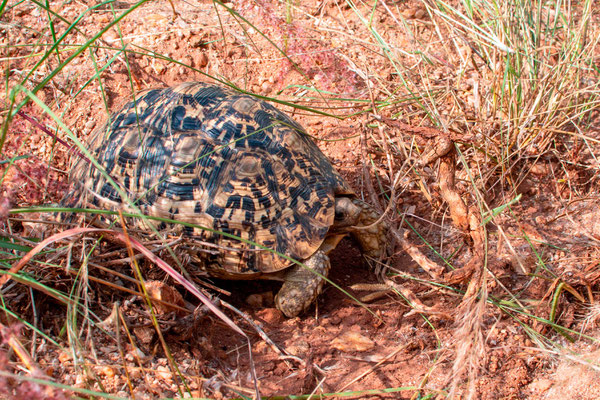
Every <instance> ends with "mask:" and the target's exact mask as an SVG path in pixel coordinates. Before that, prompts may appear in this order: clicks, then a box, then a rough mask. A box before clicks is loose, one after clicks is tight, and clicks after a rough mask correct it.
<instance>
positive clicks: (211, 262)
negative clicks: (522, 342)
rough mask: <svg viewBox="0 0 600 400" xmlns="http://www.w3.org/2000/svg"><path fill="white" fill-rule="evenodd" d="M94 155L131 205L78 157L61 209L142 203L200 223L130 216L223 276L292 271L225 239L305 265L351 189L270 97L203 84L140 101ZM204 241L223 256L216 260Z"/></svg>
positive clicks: (102, 132) (108, 129) (107, 131)
mask: <svg viewBox="0 0 600 400" xmlns="http://www.w3.org/2000/svg"><path fill="white" fill-rule="evenodd" d="M89 150H90V152H91V154H92V156H93V157H94V158H95V159H96V160H97V161H98V163H99V164H100V165H101V166H102V168H103V169H104V170H105V172H106V174H107V175H108V176H110V177H111V178H112V180H113V181H114V182H116V184H117V185H119V187H120V189H122V191H124V192H125V193H126V194H127V196H128V199H123V198H121V195H120V194H119V191H118V190H116V189H115V187H113V185H112V184H111V183H110V182H109V181H108V179H107V178H106V176H105V174H103V173H102V172H101V171H100V170H99V169H97V168H94V167H91V166H90V163H89V161H87V160H83V159H80V160H79V161H78V162H77V163H76V164H75V165H74V167H73V169H72V174H71V181H72V184H73V190H72V191H71V192H70V193H69V194H68V195H67V196H66V197H65V200H64V201H63V204H64V205H67V206H70V207H89V208H101V209H110V210H124V211H127V212H136V207H137V208H139V210H140V211H141V212H142V214H145V215H149V216H153V217H161V218H167V219H172V220H177V221H182V222H186V223H190V224H194V225H196V227H190V226H184V225H180V224H175V223H165V222H160V221H156V220H151V219H143V218H136V219H134V221H135V222H134V224H135V225H136V227H140V228H143V229H146V230H147V229H148V224H153V225H154V226H155V227H156V228H157V229H159V230H160V231H162V232H167V233H169V234H179V235H183V236H184V237H185V239H186V242H187V243H188V244H191V246H188V247H190V248H191V249H192V256H193V257H194V258H198V259H200V260H198V261H200V264H201V265H202V267H203V268H204V269H206V270H207V271H208V272H209V273H211V275H215V276H223V277H237V278H244V277H251V276H253V275H257V274H261V273H269V272H275V271H278V270H281V269H283V268H286V267H288V266H289V265H290V264H291V263H290V261H289V260H286V259H285V258H282V257H280V256H278V255H277V254H275V253H273V252H271V251H267V250H264V249H261V248H260V247H257V246H254V245H252V244H248V243H247V242H244V241H240V240H237V239H234V238H231V237H227V236H223V235H221V234H219V233H218V232H225V233H227V234H231V235H235V236H238V237H241V238H242V239H245V240H248V241H251V242H255V243H258V244H259V245H261V246H264V247H266V248H268V249H272V250H275V251H277V252H279V253H282V254H285V255H286V256H289V257H291V258H294V259H297V260H303V259H306V258H307V257H309V256H311V255H312V254H313V253H314V252H315V251H316V250H317V249H318V248H319V246H320V245H321V243H322V242H323V240H324V239H325V237H326V235H327V232H328V229H329V227H330V226H331V225H332V224H333V222H334V214H335V210H334V202H335V196H336V195H340V194H348V195H350V194H352V193H353V192H352V189H351V188H350V187H349V185H348V183H347V182H346V181H345V180H344V179H343V178H342V177H341V176H340V175H339V174H338V172H337V171H335V170H334V168H333V167H332V165H331V164H330V162H329V160H328V159H327V158H326V157H325V155H324V154H323V153H322V152H321V151H320V150H319V148H318V147H317V146H316V145H315V143H314V142H313V141H312V140H311V138H310V137H309V136H308V135H307V134H306V132H305V131H304V129H303V128H302V127H301V126H300V125H299V124H298V123H296V122H295V121H293V120H292V119H291V118H289V117H288V116H286V115H285V114H284V113H282V112H281V111H279V110H277V109H276V108H275V107H273V106H271V105H270V104H268V103H266V102H264V101H261V100H258V99H256V98H254V97H252V96H249V95H245V94H241V93H240V92H237V91H235V90H233V89H230V88H224V87H221V86H215V85H212V84H206V83H199V82H195V83H184V84H182V85H179V86H177V87H173V88H165V89H155V90H149V91H145V92H143V93H140V94H139V95H138V96H137V98H136V99H135V100H134V101H132V102H130V103H128V104H126V105H125V106H124V107H123V108H122V109H121V110H120V111H119V112H117V113H116V114H113V115H112V117H111V118H110V119H109V122H108V123H107V124H106V125H105V126H104V127H103V128H102V129H99V130H97V131H95V132H94V133H93V134H92V136H91V137H90V141H89ZM133 205H135V207H134V206H133ZM138 212H139V211H138ZM203 228H209V229H203ZM205 243H209V244H213V245H217V246H218V247H220V248H221V249H219V251H217V252H212V254H208V253H207V252H205V251H202V249H203V248H205V246H206V245H205ZM194 249H196V250H197V251H193V250H194Z"/></svg>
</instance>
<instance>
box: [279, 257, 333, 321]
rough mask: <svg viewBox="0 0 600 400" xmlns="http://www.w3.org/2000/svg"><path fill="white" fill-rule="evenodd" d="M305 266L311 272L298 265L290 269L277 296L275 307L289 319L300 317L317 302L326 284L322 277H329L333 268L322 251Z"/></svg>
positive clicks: (307, 260)
mask: <svg viewBox="0 0 600 400" xmlns="http://www.w3.org/2000/svg"><path fill="white" fill-rule="evenodd" d="M304 265H305V266H306V267H308V268H310V270H309V269H306V268H304V267H302V266H300V265H297V264H296V265H293V266H292V267H290V268H288V270H287V271H286V273H285V275H284V277H283V280H284V283H283V286H282V287H281V289H280V290H279V293H277V296H275V305H276V306H277V308H278V309H279V310H280V311H281V312H282V313H284V314H285V316H286V317H288V318H293V317H296V316H298V315H300V314H301V313H302V312H303V311H305V310H306V309H307V308H308V307H309V306H310V305H311V304H312V302H313V301H315V300H316V298H317V296H318V295H319V294H320V293H321V290H322V289H323V284H324V283H325V279H323V277H322V276H327V274H328V273H329V269H330V268H331V264H330V262H329V257H327V254H325V253H324V252H323V251H321V250H319V251H317V252H316V253H315V254H313V255H312V256H310V257H309V258H308V259H306V260H305V261H304ZM311 270H312V271H311ZM314 271H316V272H318V273H319V274H321V275H322V276H319V275H317V274H315V272H314Z"/></svg>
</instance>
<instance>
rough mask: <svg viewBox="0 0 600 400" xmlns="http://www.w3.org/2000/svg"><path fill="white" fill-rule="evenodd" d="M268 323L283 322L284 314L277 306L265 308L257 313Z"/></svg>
mask: <svg viewBox="0 0 600 400" xmlns="http://www.w3.org/2000/svg"><path fill="white" fill-rule="evenodd" d="M257 315H258V317H259V318H260V319H262V320H263V321H264V322H265V323H266V324H269V325H276V324H278V323H280V322H281V319H282V314H281V312H279V311H278V310H277V309H275V308H265V309H263V310H260V311H259V312H258V313H257Z"/></svg>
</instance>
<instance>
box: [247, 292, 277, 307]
mask: <svg viewBox="0 0 600 400" xmlns="http://www.w3.org/2000/svg"><path fill="white" fill-rule="evenodd" d="M246 303H248V305H250V306H252V307H254V308H263V307H268V306H271V305H272V304H273V292H271V291H269V292H264V293H254V294H251V295H250V296H248V297H246Z"/></svg>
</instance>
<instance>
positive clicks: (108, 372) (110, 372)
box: [100, 365, 116, 378]
mask: <svg viewBox="0 0 600 400" xmlns="http://www.w3.org/2000/svg"><path fill="white" fill-rule="evenodd" d="M100 374H102V375H104V376H105V377H107V378H113V377H114V376H115V375H116V373H115V370H114V368H112V367H109V366H108V365H106V366H104V367H102V369H100Z"/></svg>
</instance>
